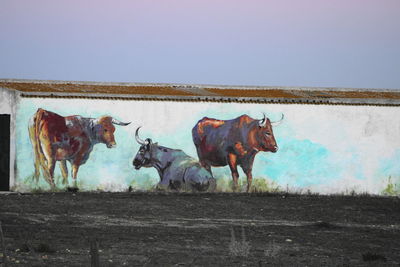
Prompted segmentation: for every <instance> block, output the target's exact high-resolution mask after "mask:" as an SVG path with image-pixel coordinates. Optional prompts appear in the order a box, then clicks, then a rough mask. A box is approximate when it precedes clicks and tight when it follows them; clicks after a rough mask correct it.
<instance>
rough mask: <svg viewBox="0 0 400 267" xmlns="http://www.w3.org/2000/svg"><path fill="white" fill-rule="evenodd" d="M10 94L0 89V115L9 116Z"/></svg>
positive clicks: (6, 90)
mask: <svg viewBox="0 0 400 267" xmlns="http://www.w3.org/2000/svg"><path fill="white" fill-rule="evenodd" d="M11 99H12V93H11V91H9V90H8V89H4V88H1V87H0V114H11V106H12V102H11Z"/></svg>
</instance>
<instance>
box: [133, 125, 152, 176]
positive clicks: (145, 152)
mask: <svg viewBox="0 0 400 267" xmlns="http://www.w3.org/2000/svg"><path fill="white" fill-rule="evenodd" d="M140 128H141V127H138V128H137V129H136V132H135V139H136V142H137V143H138V144H139V145H140V148H139V151H138V152H137V154H136V156H135V158H134V160H133V162H132V164H133V166H134V167H135V169H136V170H139V169H140V168H141V167H151V166H152V163H151V148H152V145H153V142H152V141H151V139H150V138H146V140H144V141H143V140H142V139H141V138H140V137H139V129H140Z"/></svg>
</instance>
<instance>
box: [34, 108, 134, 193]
mask: <svg viewBox="0 0 400 267" xmlns="http://www.w3.org/2000/svg"><path fill="white" fill-rule="evenodd" d="M113 124H116V125H121V126H126V125H128V124H129V123H124V122H120V121H118V120H117V119H115V118H113V117H110V116H102V117H100V118H97V119H93V118H84V117H82V116H78V115H73V116H67V117H63V116H60V115H58V114H56V113H54V112H51V111H47V110H44V109H41V108H39V109H38V110H37V112H36V113H35V114H34V115H33V116H32V118H31V120H30V121H29V137H30V140H31V142H32V148H33V152H34V158H35V159H34V166H35V174H34V177H35V179H36V182H37V180H38V179H39V175H40V167H42V173H43V176H44V178H45V179H46V181H47V182H48V183H49V184H50V186H51V187H52V188H55V186H56V185H55V183H54V168H55V166H56V162H57V161H60V170H61V173H62V176H63V181H62V183H63V184H64V185H66V184H68V168H67V161H69V162H70V164H71V167H72V179H73V180H74V185H73V186H74V187H77V184H76V179H77V175H78V170H79V167H80V166H81V165H83V164H85V163H86V161H87V160H88V159H89V156H90V153H91V152H92V150H93V146H94V145H95V144H99V143H102V144H105V145H106V146H107V147H108V148H113V147H115V146H116V145H117V143H116V142H115V140H114V131H115V127H114V125H113Z"/></svg>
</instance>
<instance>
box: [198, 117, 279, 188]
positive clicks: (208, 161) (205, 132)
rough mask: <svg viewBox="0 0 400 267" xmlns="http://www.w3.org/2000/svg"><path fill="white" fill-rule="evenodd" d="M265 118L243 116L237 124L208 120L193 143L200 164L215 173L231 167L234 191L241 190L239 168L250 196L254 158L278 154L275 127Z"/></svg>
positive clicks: (199, 122)
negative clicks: (244, 175)
mask: <svg viewBox="0 0 400 267" xmlns="http://www.w3.org/2000/svg"><path fill="white" fill-rule="evenodd" d="M282 120H283V114H282V118H281V120H280V121H278V122H270V120H269V119H268V118H267V117H266V116H265V114H264V118H263V119H261V120H256V119H253V118H251V117H249V116H247V115H242V116H240V117H238V118H236V119H233V120H217V119H211V118H207V117H204V118H203V119H201V120H199V121H198V122H197V124H196V125H195V126H194V127H193V129H192V137H193V142H194V144H195V146H196V149H197V154H198V156H199V160H200V164H201V165H202V166H203V167H205V168H206V169H207V170H208V171H209V172H210V173H211V166H214V167H220V166H226V165H229V168H230V170H231V172H232V178H233V187H234V190H236V189H237V187H238V178H239V173H238V170H237V166H238V165H239V166H240V167H241V168H242V169H243V171H244V173H245V174H246V176H247V192H249V190H250V187H251V182H252V167H253V162H254V157H255V156H256V155H257V153H258V152H260V151H269V152H273V153H275V152H276V151H278V145H277V143H276V141H275V137H274V133H273V131H272V125H274V124H275V125H276V124H278V123H280V122H281V121H282Z"/></svg>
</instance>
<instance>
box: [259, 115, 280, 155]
mask: <svg viewBox="0 0 400 267" xmlns="http://www.w3.org/2000/svg"><path fill="white" fill-rule="evenodd" d="M263 115H264V117H263V118H262V119H261V120H259V121H258V126H259V128H258V131H257V136H258V137H257V140H258V144H259V146H258V148H257V149H256V150H261V151H270V152H272V153H275V152H276V151H278V145H277V143H276V140H275V137H274V132H273V130H272V126H277V125H279V124H280V123H281V122H282V121H283V118H284V115H283V114H282V117H281V119H280V120H279V121H274V122H271V121H270V120H269V119H268V118H267V116H265V114H264V113H263Z"/></svg>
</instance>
